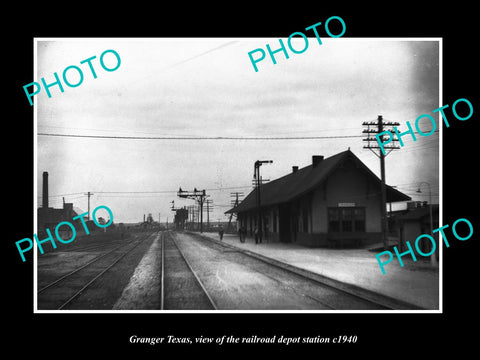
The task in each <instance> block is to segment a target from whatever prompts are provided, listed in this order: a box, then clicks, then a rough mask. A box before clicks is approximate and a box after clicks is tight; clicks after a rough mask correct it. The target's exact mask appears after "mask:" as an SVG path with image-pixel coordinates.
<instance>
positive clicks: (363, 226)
mask: <svg viewBox="0 0 480 360" xmlns="http://www.w3.org/2000/svg"><path fill="white" fill-rule="evenodd" d="M256 192H257V189H254V190H253V191H252V192H251V193H250V194H248V195H247V196H246V197H245V199H244V200H243V201H242V202H241V203H240V204H239V205H237V206H235V207H234V208H232V209H230V210H229V211H227V213H236V214H237V222H238V226H239V227H241V226H243V227H244V228H245V229H246V231H247V236H253V233H254V229H255V227H256V226H257V220H258V213H259V211H258V210H259V207H258V202H257V194H256ZM386 200H387V203H391V202H399V201H407V200H411V198H410V197H409V196H407V195H405V194H403V193H401V192H399V191H398V190H396V189H394V188H392V187H390V186H388V185H387V186H386ZM381 206H382V202H381V180H380V178H378V177H377V176H376V175H375V174H374V173H373V172H372V171H371V170H370V169H368V167H367V166H366V165H365V164H364V163H363V162H362V161H360V159H359V158H358V157H357V156H355V154H353V152H351V151H350V150H347V151H344V152H341V153H338V154H336V155H334V156H331V157H328V158H324V157H323V156H318V155H314V156H312V163H311V165H309V166H306V167H304V168H301V169H299V168H298V167H296V166H293V167H292V172H291V173H290V174H287V175H285V176H283V177H281V178H278V179H276V180H273V181H271V182H268V183H265V184H262V185H260V210H261V211H260V213H261V215H262V219H263V220H262V237H263V241H264V242H266V241H268V242H270V241H280V242H297V243H299V244H302V245H306V246H311V247H336V246H365V245H369V244H374V243H379V242H382V220H381V210H382V207H381Z"/></svg>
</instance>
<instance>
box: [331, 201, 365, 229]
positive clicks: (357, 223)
mask: <svg viewBox="0 0 480 360" xmlns="http://www.w3.org/2000/svg"><path fill="white" fill-rule="evenodd" d="M328 231H329V232H363V231H365V208H364V207H330V208H328Z"/></svg>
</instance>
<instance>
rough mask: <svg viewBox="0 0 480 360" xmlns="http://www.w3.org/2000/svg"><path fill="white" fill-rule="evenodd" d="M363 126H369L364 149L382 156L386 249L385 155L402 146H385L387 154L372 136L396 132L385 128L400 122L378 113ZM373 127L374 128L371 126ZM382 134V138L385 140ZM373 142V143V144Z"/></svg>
mask: <svg viewBox="0 0 480 360" xmlns="http://www.w3.org/2000/svg"><path fill="white" fill-rule="evenodd" d="M362 125H363V126H367V129H365V130H363V133H364V134H367V135H366V136H367V137H366V138H365V139H363V141H366V142H367V145H366V146H364V147H363V148H364V149H370V150H371V151H372V152H373V153H374V154H375V155H376V156H377V157H378V158H380V176H381V180H382V181H381V193H382V201H381V205H380V206H381V214H382V215H381V216H382V237H383V247H384V249H386V248H387V233H388V220H387V187H386V183H385V157H386V156H387V155H388V154H390V153H391V152H392V151H393V150H395V149H400V147H398V146H395V145H391V146H384V147H383V148H384V149H386V150H389V151H388V152H387V153H386V154H384V153H383V151H382V149H381V148H380V146H378V142H377V139H376V137H375V136H373V137H371V134H380V133H382V132H384V131H390V132H391V133H393V132H394V130H393V129H392V128H389V129H385V126H398V125H400V124H399V123H398V122H391V121H389V122H383V116H382V115H378V118H377V121H376V122H375V121H370V122H363V124H362ZM370 127H372V128H370ZM383 136H385V135H382V140H383ZM393 141H398V139H393ZM372 142H373V144H372ZM374 149H378V150H379V151H378V154H377V153H376V152H375V151H374Z"/></svg>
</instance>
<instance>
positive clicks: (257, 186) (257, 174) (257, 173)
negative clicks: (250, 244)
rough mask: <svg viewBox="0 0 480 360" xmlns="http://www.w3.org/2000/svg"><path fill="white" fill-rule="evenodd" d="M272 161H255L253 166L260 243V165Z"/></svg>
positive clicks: (261, 230) (261, 231) (261, 229)
mask: <svg viewBox="0 0 480 360" xmlns="http://www.w3.org/2000/svg"><path fill="white" fill-rule="evenodd" d="M271 163H273V161H272V160H257V161H255V164H254V171H253V179H254V180H256V184H255V189H256V200H257V217H258V220H257V228H258V239H259V240H260V242H262V233H263V228H262V207H261V195H260V185H261V183H262V180H261V177H260V166H262V164H271Z"/></svg>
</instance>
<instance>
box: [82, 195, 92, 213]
mask: <svg viewBox="0 0 480 360" xmlns="http://www.w3.org/2000/svg"><path fill="white" fill-rule="evenodd" d="M83 195H87V196H88V216H87V220H90V196H92V195H93V193H91V192H90V191H89V192H88V193H86V194H83Z"/></svg>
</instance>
